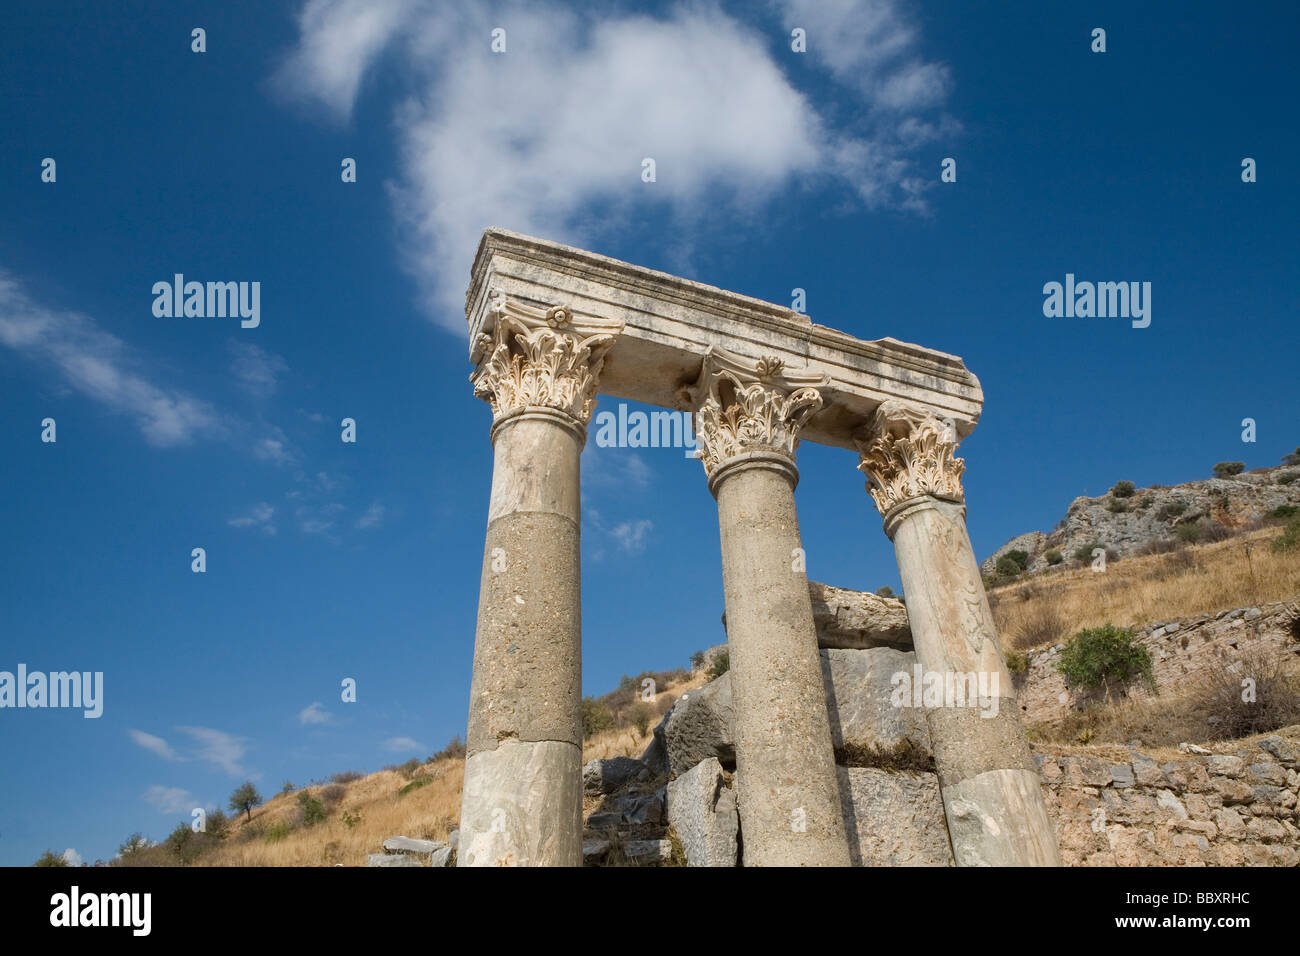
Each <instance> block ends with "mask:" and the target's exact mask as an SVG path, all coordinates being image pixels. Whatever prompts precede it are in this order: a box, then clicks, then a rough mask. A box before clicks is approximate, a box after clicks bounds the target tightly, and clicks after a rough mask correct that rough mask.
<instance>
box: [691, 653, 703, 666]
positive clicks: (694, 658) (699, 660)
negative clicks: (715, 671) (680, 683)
mask: <svg viewBox="0 0 1300 956" xmlns="http://www.w3.org/2000/svg"><path fill="white" fill-rule="evenodd" d="M703 666H704V652H703V651H696V652H695V653H694V654H692V655H691V670H693V671H697V670H699V669H700V668H701V667H703Z"/></svg>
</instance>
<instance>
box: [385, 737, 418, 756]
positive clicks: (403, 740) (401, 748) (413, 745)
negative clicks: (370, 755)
mask: <svg viewBox="0 0 1300 956" xmlns="http://www.w3.org/2000/svg"><path fill="white" fill-rule="evenodd" d="M380 746H381V747H382V748H383V749H384V750H387V751H390V752H392V753H410V752H411V751H413V750H427V749H428V748H427V747H425V746H424V744H422V743H420V742H419V741H417V740H412V739H411V738H410V737H389V738H388V739H387V740H385V741H384V742H383V743H382V744H380Z"/></svg>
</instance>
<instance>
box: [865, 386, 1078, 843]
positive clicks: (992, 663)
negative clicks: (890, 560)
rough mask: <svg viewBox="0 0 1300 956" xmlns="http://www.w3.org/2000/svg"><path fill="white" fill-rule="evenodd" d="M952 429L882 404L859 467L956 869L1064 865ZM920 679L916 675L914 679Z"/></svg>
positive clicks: (900, 406)
mask: <svg viewBox="0 0 1300 956" xmlns="http://www.w3.org/2000/svg"><path fill="white" fill-rule="evenodd" d="M953 432H954V430H953V428H952V427H951V426H950V425H949V424H948V423H945V422H944V421H942V420H941V419H939V418H938V417H937V416H936V415H934V414H933V413H930V412H927V411H926V410H924V409H920V408H916V407H913V406H909V405H905V404H904V403H902V402H898V401H895V400H892V399H891V400H887V401H885V402H884V403H883V404H882V405H881V406H880V407H879V408H878V409H877V410H876V413H875V416H874V418H873V420H872V422H871V426H870V428H869V430H868V432H867V434H866V435H865V436H864V440H862V441H859V442H858V449H859V451H860V452H861V463H860V464H859V466H858V467H859V468H861V469H862V471H864V472H865V473H866V474H867V476H868V478H870V482H869V483H868V485H867V490H868V491H870V493H871V496H872V498H873V499H874V500H875V503H876V507H877V508H878V509H879V511H880V513H881V515H882V516H883V517H884V524H885V533H886V534H887V535H889V537H890V539H891V540H892V541H893V542H894V551H895V553H896V555H897V558H898V570H899V575H900V577H901V579H902V583H903V596H904V599H905V600H906V602H907V616H908V620H909V622H910V624H911V628H912V639H913V641H914V643H915V645H916V657H917V663H918V664H919V666H920V669H921V672H922V684H923V686H922V687H920V688H915V687H910V685H909V684H905V685H903V686H904V687H908V688H909V689H911V690H912V692H913V694H915V695H916V696H915V697H913V700H917V699H920V700H921V702H922V703H923V704H924V706H925V712H926V721H927V723H928V724H929V728H930V738H931V741H932V743H933V746H934V759H935V764H936V766H937V769H938V772H939V785H940V789H941V791H942V793H943V806H944V813H945V815H946V816H947V818H948V835H949V837H950V838H951V840H952V849H953V855H954V857H955V858H956V861H957V865H958V866H1060V865H1061V859H1060V854H1059V852H1058V850H1057V846H1056V833H1055V830H1054V829H1053V827H1052V822H1051V820H1050V819H1049V818H1048V816H1047V808H1046V806H1045V805H1044V803H1043V797H1042V790H1041V780H1040V778H1039V774H1038V770H1037V768H1036V766H1035V764H1034V760H1033V757H1032V756H1031V754H1030V752H1029V746H1028V744H1027V743H1026V742H1025V735H1024V730H1023V729H1022V727H1021V726H1020V708H1019V706H1018V705H1017V703H1016V698H1015V695H1014V692H1013V689H1012V684H1011V675H1010V673H1009V672H1008V671H1007V667H1006V662H1005V660H1004V659H1003V656H1002V650H1001V648H1000V646H999V644H998V635H997V630H996V628H995V626H994V624H993V615H992V613H991V612H990V610H989V603H988V599H987V597H986V596H985V594H984V583H983V581H982V579H981V578H980V572H979V566H978V565H977V564H976V562H975V553H974V551H973V549H972V548H971V544H970V538H969V536H968V535H967V533H966V507H965V503H964V501H965V499H964V495H963V492H962V486H961V475H962V471H963V470H964V469H965V464H964V462H963V461H962V460H961V459H960V458H955V457H954V456H953V452H954V451H955V449H956V447H957V442H956V435H955V434H954V433H953ZM911 678H912V675H909V681H910V680H911Z"/></svg>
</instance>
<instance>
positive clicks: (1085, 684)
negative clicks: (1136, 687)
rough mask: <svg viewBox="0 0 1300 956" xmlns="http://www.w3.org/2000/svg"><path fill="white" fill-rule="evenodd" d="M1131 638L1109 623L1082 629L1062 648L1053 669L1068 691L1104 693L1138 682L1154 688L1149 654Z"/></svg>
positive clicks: (1129, 631)
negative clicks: (1059, 675) (1077, 689)
mask: <svg viewBox="0 0 1300 956" xmlns="http://www.w3.org/2000/svg"><path fill="white" fill-rule="evenodd" d="M1134 636H1135V631H1134V630H1133V628H1120V627H1115V626H1114V625H1113V624H1106V625H1104V626H1102V627H1094V628H1087V629H1084V630H1082V631H1080V632H1079V633H1078V634H1076V635H1074V637H1072V638H1070V640H1069V642H1068V643H1067V644H1066V645H1065V650H1063V651H1061V657H1060V659H1059V660H1058V661H1057V662H1056V669H1057V670H1058V671H1060V672H1061V674H1062V676H1064V678H1065V685H1066V686H1067V687H1070V688H1075V687H1081V688H1084V689H1086V690H1107V691H1108V690H1110V689H1111V688H1114V689H1121V688H1123V687H1126V686H1127V685H1128V684H1130V683H1132V682H1133V681H1135V680H1138V679H1141V680H1142V681H1144V682H1145V683H1146V684H1147V685H1149V686H1154V684H1155V678H1154V676H1153V674H1152V671H1151V652H1150V651H1149V650H1147V648H1146V647H1145V645H1143V644H1140V643H1138V642H1137V641H1136V640H1134Z"/></svg>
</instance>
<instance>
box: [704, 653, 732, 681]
mask: <svg viewBox="0 0 1300 956" xmlns="http://www.w3.org/2000/svg"><path fill="white" fill-rule="evenodd" d="M729 670H731V651H729V650H727V649H726V648H723V649H722V650H720V651H718V653H717V654H715V655H714V657H713V663H712V664H711V665H709V680H717V679H718V678H719V677H721V676H722V675H723V674H725V673H727V671H729Z"/></svg>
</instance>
